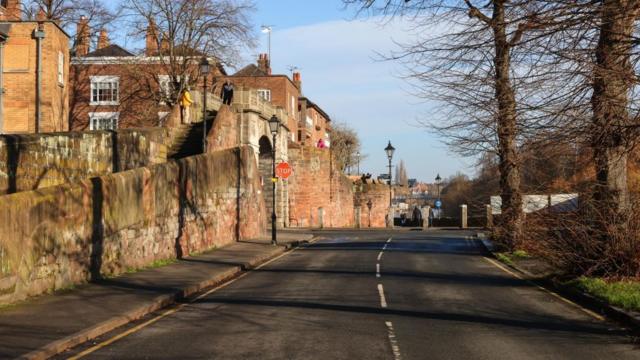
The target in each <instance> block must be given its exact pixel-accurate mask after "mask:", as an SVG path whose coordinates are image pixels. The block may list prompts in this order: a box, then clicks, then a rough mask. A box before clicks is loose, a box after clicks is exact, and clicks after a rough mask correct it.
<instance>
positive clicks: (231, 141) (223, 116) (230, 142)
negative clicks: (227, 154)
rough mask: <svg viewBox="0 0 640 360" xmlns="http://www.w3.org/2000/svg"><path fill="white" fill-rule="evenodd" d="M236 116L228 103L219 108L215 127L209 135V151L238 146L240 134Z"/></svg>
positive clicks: (214, 122) (214, 123)
mask: <svg viewBox="0 0 640 360" xmlns="http://www.w3.org/2000/svg"><path fill="white" fill-rule="evenodd" d="M238 130H239V129H238V124H237V120H236V116H235V114H234V113H233V111H232V110H231V108H230V107H229V106H228V105H222V106H221V107H220V109H219V110H218V114H217V115H216V118H215V120H214V121H213V128H212V129H211V131H210V132H209V135H208V136H207V143H208V148H207V151H209V152H212V151H218V150H224V149H230V148H233V147H236V146H238V142H239V139H240V137H239V134H238Z"/></svg>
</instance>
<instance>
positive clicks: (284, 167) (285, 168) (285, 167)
mask: <svg viewBox="0 0 640 360" xmlns="http://www.w3.org/2000/svg"><path fill="white" fill-rule="evenodd" d="M291 174H293V168H292V167H291V165H289V163H288V162H286V161H285V162H281V163H280V164H278V165H277V166H276V176H277V177H279V178H280V179H286V178H288V177H289V176H291Z"/></svg>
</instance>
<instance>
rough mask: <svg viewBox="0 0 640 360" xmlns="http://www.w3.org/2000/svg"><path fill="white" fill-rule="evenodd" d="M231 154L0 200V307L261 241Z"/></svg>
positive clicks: (261, 227)
mask: <svg viewBox="0 0 640 360" xmlns="http://www.w3.org/2000/svg"><path fill="white" fill-rule="evenodd" d="M265 228H266V217H265V208H264V200H263V199H262V196H261V195H260V183H259V176H258V171H257V168H256V164H255V160H254V154H253V152H252V150H251V149H249V148H235V149H229V150H224V151H219V152H216V153H211V154H206V155H199V156H193V157H189V158H185V159H181V160H179V161H171V162H168V163H165V164H160V165H154V166H150V167H144V168H138V169H135V170H131V171H126V172H121V173H117V174H112V175H108V176H104V177H97V178H92V179H90V180H84V181H81V182H76V183H69V184H63V185H59V186H53V187H49V188H46V189H41V190H37V191H29V192H21V193H16V194H12V195H5V196H2V197H1V198H0V305H1V304H7V303H12V302H15V301H18V300H21V299H25V298H26V297H28V296H34V295H39V294H42V293H45V292H49V291H54V290H57V289H63V288H66V287H69V286H72V285H75V284H80V283H84V282H86V281H88V280H90V279H92V278H93V279H95V278H99V277H102V276H114V275H118V274H121V273H123V272H125V271H127V270H129V269H136V268H141V267H144V266H147V265H149V264H152V263H153V262H155V261H158V260H164V259H173V258H177V257H181V256H186V255H188V254H190V253H192V252H199V251H204V250H207V249H211V248H214V247H217V246H222V245H225V244H228V243H231V242H233V241H235V240H237V239H246V238H254V237H256V236H259V235H262V234H263V233H264V231H265Z"/></svg>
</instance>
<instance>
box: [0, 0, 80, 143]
mask: <svg viewBox="0 0 640 360" xmlns="http://www.w3.org/2000/svg"><path fill="white" fill-rule="evenodd" d="M21 14H22V12H21V2H20V1H19V0H4V1H0V134H10V133H37V132H55V131H65V130H67V129H68V128H67V121H66V119H67V117H68V112H69V98H68V94H69V81H68V80H69V79H68V77H69V35H67V33H66V32H65V31H64V30H62V28H60V26H59V25H58V24H57V23H56V22H54V21H49V20H46V19H45V18H44V16H43V14H42V13H41V14H39V15H38V19H37V20H36V21H24V20H22V16H21Z"/></svg>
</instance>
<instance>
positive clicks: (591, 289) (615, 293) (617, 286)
mask: <svg viewBox="0 0 640 360" xmlns="http://www.w3.org/2000/svg"><path fill="white" fill-rule="evenodd" d="M567 285H569V286H574V287H576V288H578V289H580V290H582V291H584V292H586V293H588V294H591V295H593V296H595V297H597V298H599V299H601V300H604V301H606V302H607V303H609V304H611V305H614V306H618V307H621V308H623V309H625V310H631V311H640V282H638V281H606V280H604V279H601V278H590V277H584V276H583V277H580V278H578V279H576V280H573V281H570V282H568V283H567Z"/></svg>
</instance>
